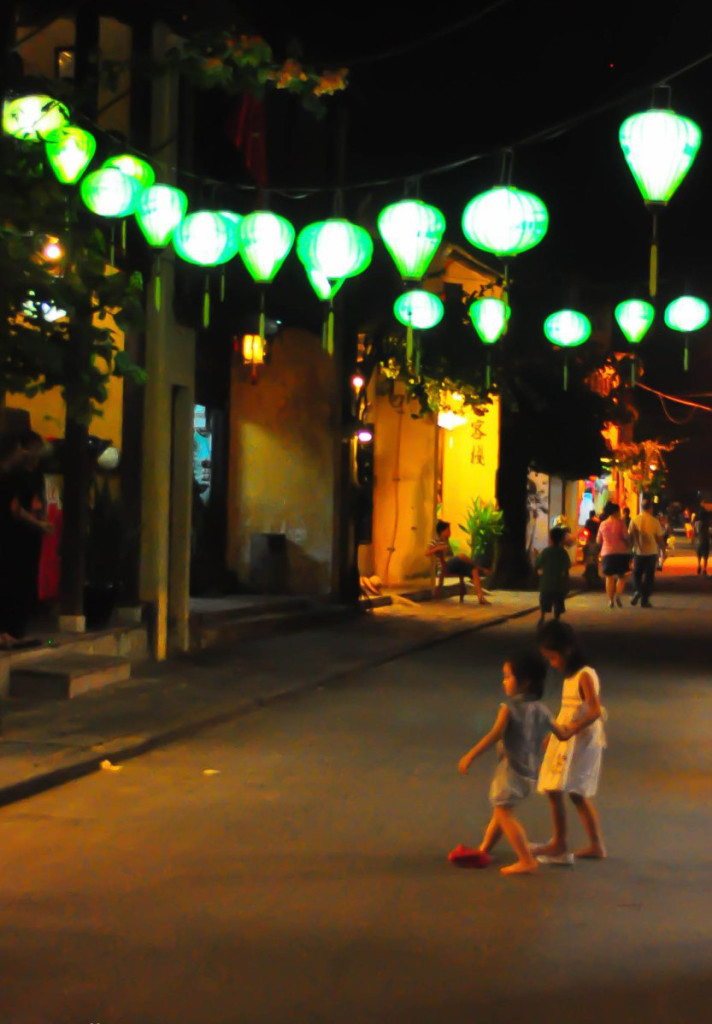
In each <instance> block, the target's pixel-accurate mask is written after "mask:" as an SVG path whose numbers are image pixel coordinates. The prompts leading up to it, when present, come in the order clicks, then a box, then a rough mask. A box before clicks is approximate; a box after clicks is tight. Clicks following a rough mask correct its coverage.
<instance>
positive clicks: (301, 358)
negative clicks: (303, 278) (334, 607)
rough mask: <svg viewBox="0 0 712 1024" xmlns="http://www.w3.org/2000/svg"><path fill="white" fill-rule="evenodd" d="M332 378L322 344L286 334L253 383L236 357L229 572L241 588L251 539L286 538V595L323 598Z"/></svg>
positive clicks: (302, 334)
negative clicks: (271, 535) (262, 535)
mask: <svg viewBox="0 0 712 1024" xmlns="http://www.w3.org/2000/svg"><path fill="white" fill-rule="evenodd" d="M333 395H334V379H333V364H332V361H331V359H330V358H329V357H328V356H326V355H325V354H324V353H323V352H322V351H321V339H320V338H318V337H316V336H315V335H313V334H310V333H308V332H306V331H298V330H288V331H285V332H284V333H283V334H282V335H281V336H279V337H278V338H277V339H276V340H275V341H274V343H273V344H272V347H271V356H270V363H269V364H268V365H266V366H263V367H260V369H259V381H258V383H257V384H256V385H253V384H251V383H250V380H249V373H248V371H247V369H246V368H245V367H244V366H243V365H242V362H241V360H240V358H239V356H237V355H236V356H235V359H234V362H233V369H232V381H231V402H230V468H229V475H228V565H229V567H230V568H231V569H233V570H234V571H235V572H236V573H237V574H238V576H239V577H240V579H241V580H243V581H245V582H246V581H247V580H248V578H249V568H250V538H251V536H252V534H255V533H284V534H286V537H287V551H288V560H289V590H290V591H291V592H292V593H302V594H306V593H328V592H329V590H330V587H331V563H332V532H333V531H332V527H333V510H334V441H333V438H334V431H333V412H334V403H333Z"/></svg>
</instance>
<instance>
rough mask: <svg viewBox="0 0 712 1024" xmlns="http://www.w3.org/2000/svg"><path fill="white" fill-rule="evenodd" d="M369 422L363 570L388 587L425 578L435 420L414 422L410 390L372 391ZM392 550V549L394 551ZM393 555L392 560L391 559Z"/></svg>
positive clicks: (432, 506) (432, 512) (432, 507)
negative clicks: (370, 472) (369, 505)
mask: <svg viewBox="0 0 712 1024" xmlns="http://www.w3.org/2000/svg"><path fill="white" fill-rule="evenodd" d="M370 398H371V400H370V403H369V405H370V408H369V413H368V418H369V422H373V424H374V445H375V447H374V453H373V455H374V489H373V543H372V544H371V545H367V546H366V545H363V546H362V547H361V548H360V550H359V569H360V571H361V572H362V573H366V574H368V575H371V574H373V573H375V574H376V575H377V576H380V578H381V579H382V580H383V581H384V583H385V584H386V585H387V586H388V585H392V584H394V583H402V582H404V581H406V580H409V579H413V578H417V577H425V576H428V575H429V574H430V560H429V559H428V558H426V557H425V548H426V547H427V544H428V541H429V540H430V538H431V537H432V533H433V525H434V516H435V447H436V443H437V427H436V425H435V417H434V416H432V415H429V416H426V417H424V418H419V419H413V418H412V416H413V414H416V413H417V412H418V411H419V406H418V405H417V404H416V403H411V404H408V403H407V402H406V400H405V389H404V388H403V386H402V385H396V389H395V391H394V395H393V396H392V398H391V397H389V396H388V395H378V396H376V395H375V394H374V393H373V388H372V389H371V395H370ZM389 548H393V549H394V550H393V551H392V552H389ZM389 555H390V557H389Z"/></svg>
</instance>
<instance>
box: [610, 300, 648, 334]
mask: <svg viewBox="0 0 712 1024" xmlns="http://www.w3.org/2000/svg"><path fill="white" fill-rule="evenodd" d="M614 315H615V318H616V321H617V323H618V326H619V327H620V329H621V331H622V332H623V334H624V336H625V337H626V339H627V340H628V341H629V342H630V343H631V344H633V345H637V344H639V343H640V342H641V341H642V340H643V338H644V337H645V335H646V334H647V333H648V331H649V330H650V325H651V324H652V322H653V320H654V319H655V309H654V308H653V306H651V305H650V303H649V302H643V301H642V300H640V299H628V300H627V301H626V302H619V303H618V305H617V306H616V308H615V312H614Z"/></svg>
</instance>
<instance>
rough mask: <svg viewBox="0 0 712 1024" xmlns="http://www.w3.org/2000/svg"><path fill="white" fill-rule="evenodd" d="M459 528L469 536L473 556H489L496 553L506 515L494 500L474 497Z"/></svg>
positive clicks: (474, 557)
mask: <svg viewBox="0 0 712 1024" xmlns="http://www.w3.org/2000/svg"><path fill="white" fill-rule="evenodd" d="M459 528H460V529H461V530H462V531H463V533H466V534H467V535H468V537H469V541H470V555H471V557H472V558H473V559H476V558H478V557H479V558H482V557H483V556H484V557H486V558H487V557H490V556H492V555H493V554H494V549H495V547H496V543H497V538H498V537H501V536H502V534H503V533H504V516H503V513H502V512H501V511H500V510H499V509H498V508H497V505H496V504H495V503H494V502H488V501H482V500H481V499H480V498H473V499H472V501H471V503H470V505H469V507H468V509H467V519H466V520H465V522H464V523H460V527H459Z"/></svg>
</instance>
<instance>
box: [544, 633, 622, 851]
mask: <svg viewBox="0 0 712 1024" xmlns="http://www.w3.org/2000/svg"><path fill="white" fill-rule="evenodd" d="M539 646H540V649H541V653H542V654H543V655H544V657H545V658H546V659H547V661H548V662H549V664H550V665H551V666H552V667H553V668H555V669H558V671H560V672H562V673H563V675H564V688H563V693H562V698H561V710H560V711H559V714H558V715H557V718H556V723H555V724H556V725H557V726H558V727H559V729H558V731H557V729H555V728H553V727H552V732H553V733H554V736H555V737H556V738H551V739H550V740H549V744H548V746H547V748H546V753H545V755H544V761H543V764H542V766H541V771H540V772H539V784H538V787H537V788H538V790H539V792H540V793H546V795H547V796H548V798H549V803H550V804H551V813H552V817H553V820H554V834H553V836H552V838H551V839H550V840H549V842H548V843H544V844H543V845H539V846H532V850H531V852H532V853H533V854H535V855H537V857H538V860H539V861H540V862H541V863H544V864H573V862H574V854H573V853H569V849H568V841H567V835H566V806H565V804H564V795H565V794H566V793H568V794H569V796H570V798H571V802H572V803H573V805H574V807H575V808H576V810H577V811H578V813H579V817H580V818H581V822H582V823H583V826H584V828H585V830H586V834H587V836H588V845H587V846H585V847H583V848H582V849H580V850H577V851H576V853H575V856H576V857H588V858H602V857H605V856H606V850H605V847H604V845H603V840H602V838H601V827H600V824H599V821H598V814H597V813H596V809H595V807H594V806H593V803H592V802H591V800H592V797H594V796H595V795H596V792H597V790H598V778H599V775H600V772H601V760H602V758H603V750H604V748H605V746H606V736H605V731H604V728H603V714H604V712H603V708H602V707H601V702H600V697H599V694H600V684H599V682H598V676H597V675H596V672H595V670H594V669H592V668H591V666H590V665H588V664H587V663H586V659H585V657H584V655H583V653H582V651H581V648H580V647H579V645H578V642H577V640H576V636H575V634H574V631H573V629H572V628H571V626H568V625H566V624H565V623H563V622H548V623H547V624H546V626H544V628H543V630H542V631H541V633H540V634H539ZM561 731H563V733H564V736H563V737H562V736H561V734H560V733H561Z"/></svg>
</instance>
